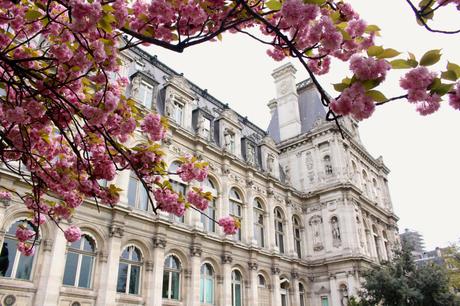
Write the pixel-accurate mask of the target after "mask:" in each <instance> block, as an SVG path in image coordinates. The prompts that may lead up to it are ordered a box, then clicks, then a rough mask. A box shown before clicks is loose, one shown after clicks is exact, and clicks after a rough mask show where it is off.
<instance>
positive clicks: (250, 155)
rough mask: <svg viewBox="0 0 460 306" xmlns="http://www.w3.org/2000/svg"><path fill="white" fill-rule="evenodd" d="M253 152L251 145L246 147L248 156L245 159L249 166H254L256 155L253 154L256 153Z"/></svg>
mask: <svg viewBox="0 0 460 306" xmlns="http://www.w3.org/2000/svg"><path fill="white" fill-rule="evenodd" d="M255 151H256V149H255V148H254V147H253V146H251V145H249V146H248V151H247V152H248V155H247V157H246V159H247V162H248V163H249V164H254V161H255V155H256V154H255V153H256V152H255Z"/></svg>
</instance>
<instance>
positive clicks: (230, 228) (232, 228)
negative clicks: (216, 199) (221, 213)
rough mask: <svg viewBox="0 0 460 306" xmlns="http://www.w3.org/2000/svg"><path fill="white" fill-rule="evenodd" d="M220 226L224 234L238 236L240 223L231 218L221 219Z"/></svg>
mask: <svg viewBox="0 0 460 306" xmlns="http://www.w3.org/2000/svg"><path fill="white" fill-rule="evenodd" d="M218 224H219V225H220V226H222V228H223V230H224V233H225V234H227V235H234V234H236V232H237V231H238V228H239V224H238V221H237V220H235V219H234V218H233V217H230V216H227V217H223V218H220V219H219V222H218Z"/></svg>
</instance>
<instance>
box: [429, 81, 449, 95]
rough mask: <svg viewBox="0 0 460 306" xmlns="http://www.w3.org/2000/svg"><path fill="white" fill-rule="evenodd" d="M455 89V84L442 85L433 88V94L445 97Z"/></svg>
mask: <svg viewBox="0 0 460 306" xmlns="http://www.w3.org/2000/svg"><path fill="white" fill-rule="evenodd" d="M453 87H454V84H444V83H441V84H439V85H438V86H436V87H435V88H432V89H431V93H437V94H438V95H440V96H443V95H445V94H446V93H448V92H449V91H450V90H451V89H452V88H453Z"/></svg>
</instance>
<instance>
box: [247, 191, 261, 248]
mask: <svg viewBox="0 0 460 306" xmlns="http://www.w3.org/2000/svg"><path fill="white" fill-rule="evenodd" d="M246 190H247V193H246V202H247V205H246V217H247V218H246V237H247V242H248V244H250V245H255V237H254V221H255V220H254V199H253V194H252V188H251V185H250V184H246ZM259 247H260V245H259Z"/></svg>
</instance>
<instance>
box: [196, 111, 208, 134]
mask: <svg viewBox="0 0 460 306" xmlns="http://www.w3.org/2000/svg"><path fill="white" fill-rule="evenodd" d="M204 121H205V118H204V117H203V116H198V121H197V123H196V132H197V134H198V136H200V137H203V138H205V137H206V134H205V126H204Z"/></svg>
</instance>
